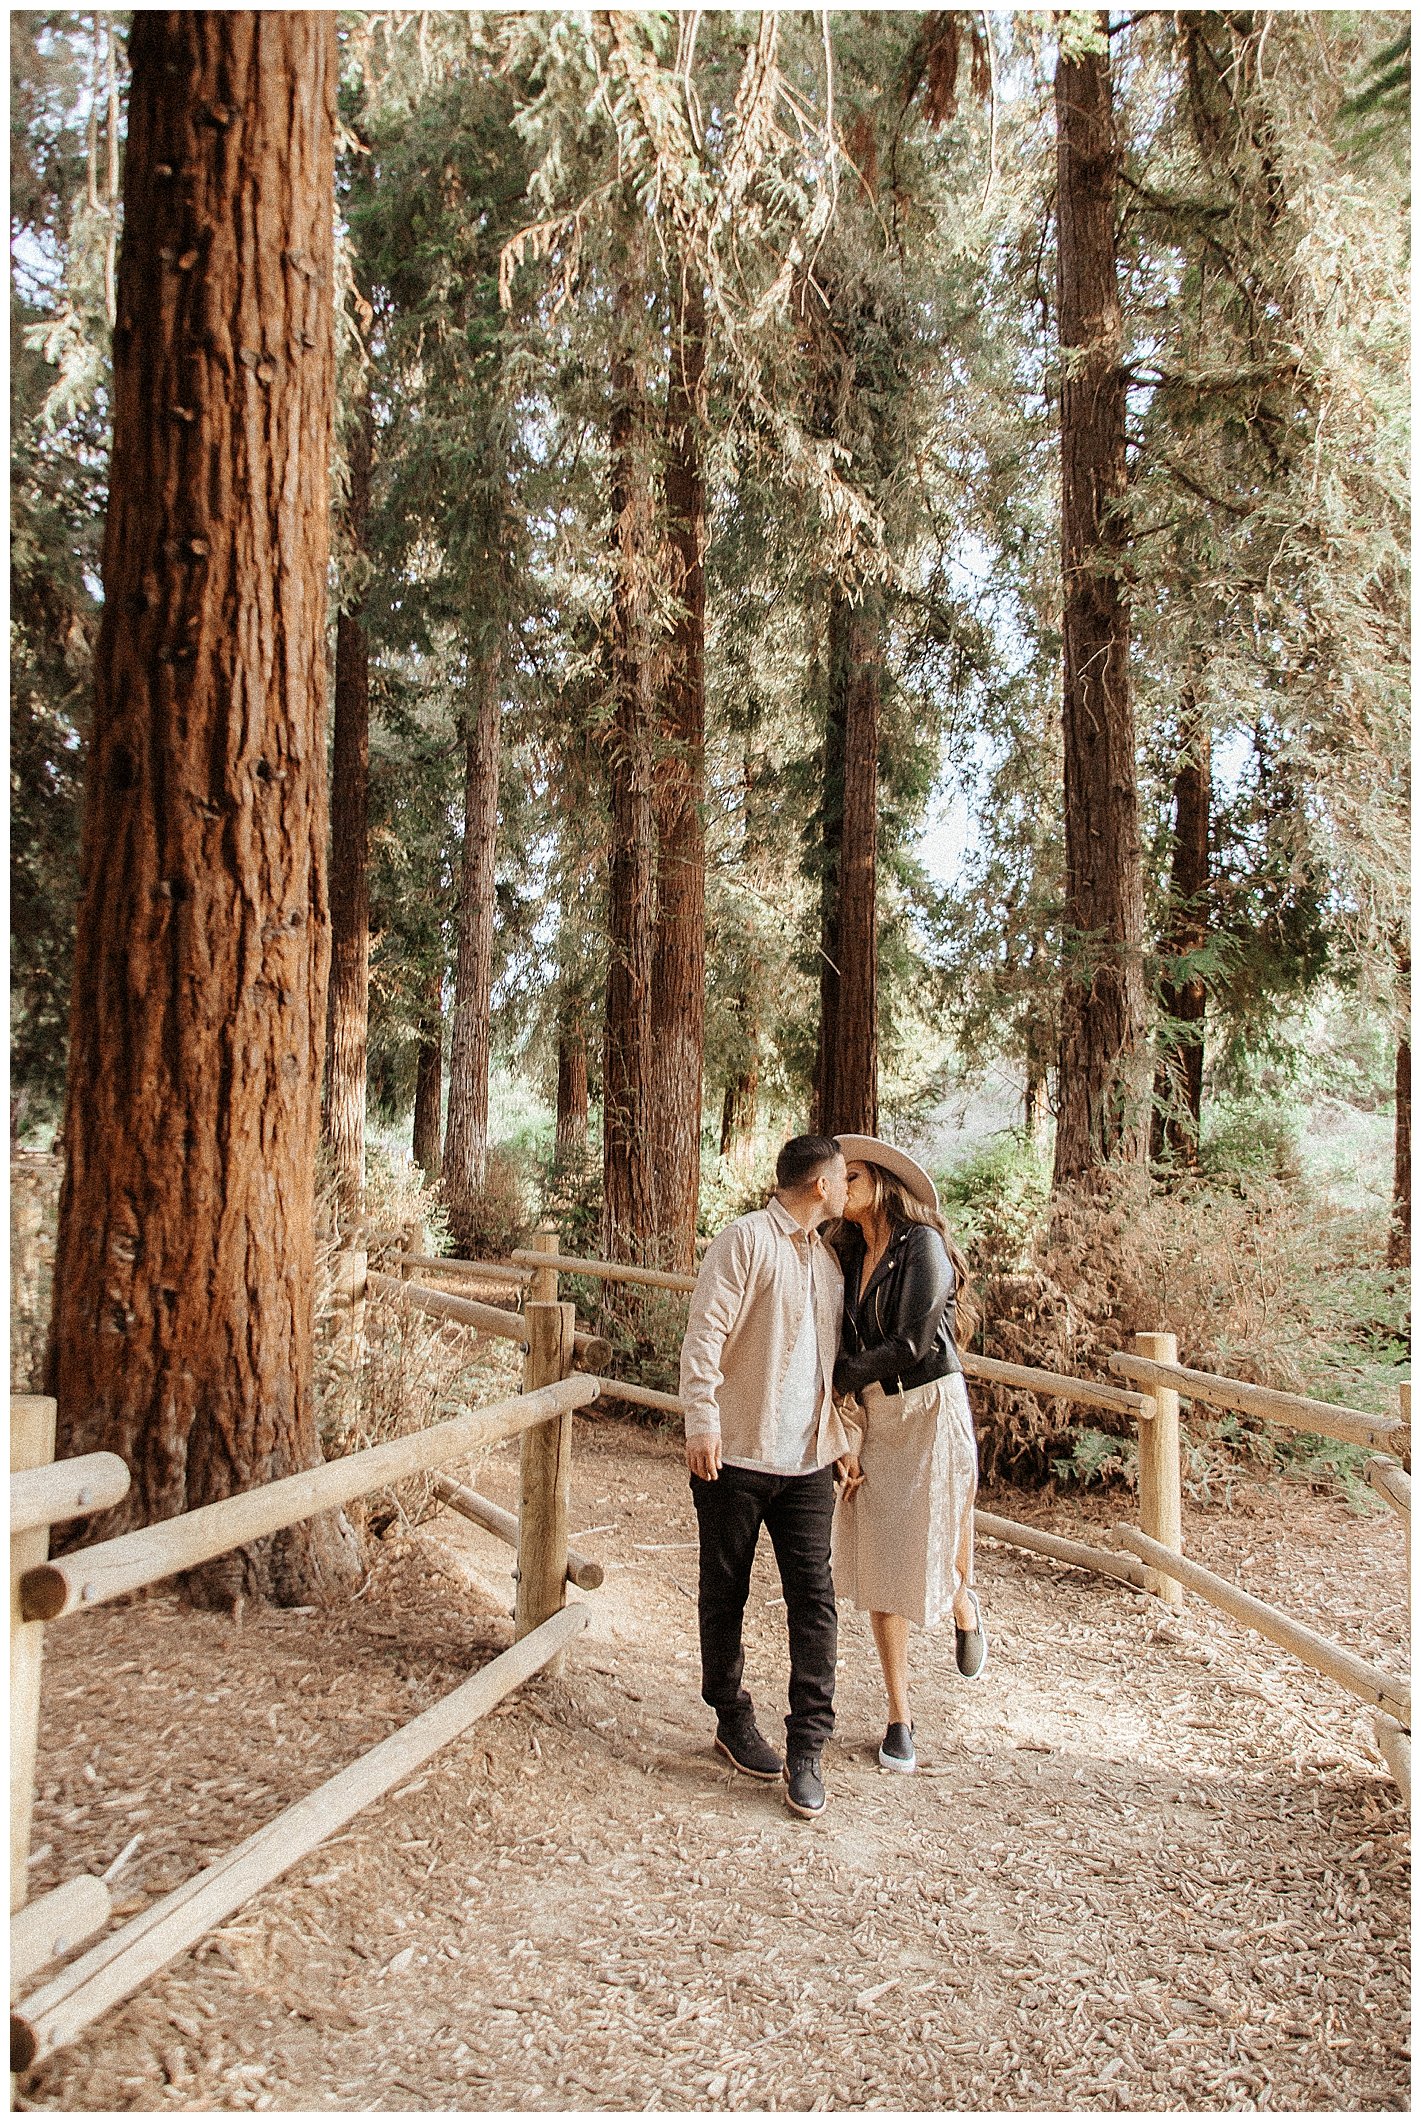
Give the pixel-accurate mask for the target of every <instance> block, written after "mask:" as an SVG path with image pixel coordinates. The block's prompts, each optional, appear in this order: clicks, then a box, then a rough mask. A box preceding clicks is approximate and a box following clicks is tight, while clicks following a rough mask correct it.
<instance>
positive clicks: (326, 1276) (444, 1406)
mask: <svg viewBox="0 0 1421 2122" xmlns="http://www.w3.org/2000/svg"><path fill="white" fill-rule="evenodd" d="M365 1208H366V1217H367V1220H368V1222H369V1223H370V1225H371V1226H372V1227H373V1228H375V1229H377V1230H380V1229H398V1230H411V1229H413V1230H417V1231H421V1232H422V1234H423V1235H422V1238H421V1245H422V1246H423V1248H424V1249H426V1250H428V1251H430V1252H442V1251H445V1250H447V1247H448V1243H449V1230H448V1222H447V1218H446V1217H445V1214H444V1210H443V1207H442V1205H441V1204H440V1202H439V1201H438V1200H437V1198H436V1197H435V1195H434V1193H433V1192H432V1190H431V1189H430V1187H429V1186H428V1185H427V1183H426V1182H425V1181H424V1179H423V1178H422V1176H421V1175H420V1174H419V1173H418V1172H417V1171H412V1170H407V1169H405V1168H402V1167H401V1166H400V1165H398V1164H396V1163H395V1162H394V1160H393V1159H392V1158H390V1157H389V1156H387V1155H386V1154H384V1153H383V1152H382V1151H381V1150H379V1149H378V1148H375V1147H371V1148H368V1149H367V1154H366V1180H365ZM332 1209H333V1188H332V1186H331V1184H330V1181H329V1179H328V1178H327V1179H325V1180H324V1181H323V1184H322V1189H321V1195H320V1201H319V1212H318V1217H317V1229H318V1232H319V1233H320V1236H319V1240H318V1246H317V1262H316V1267H317V1282H316V1362H315V1390H316V1409H317V1423H318V1427H319V1431H320V1439H321V1450H322V1453H323V1455H324V1456H325V1458H327V1459H338V1458H344V1457H345V1456H347V1455H348V1454H349V1453H351V1452H356V1451H364V1450H367V1449H368V1448H369V1447H370V1446H372V1445H376V1444H384V1443H387V1442H388V1441H389V1440H390V1439H391V1438H392V1437H402V1436H408V1435H410V1434H412V1433H413V1432H414V1431H416V1430H422V1429H427V1428H428V1427H429V1426H430V1424H431V1423H434V1422H442V1421H450V1420H452V1419H453V1418H454V1417H455V1416H457V1415H462V1414H468V1413H471V1412H472V1411H473V1410H474V1409H475V1408H477V1407H480V1406H482V1405H485V1404H486V1403H487V1402H489V1401H490V1400H494V1399H498V1398H501V1397H502V1396H503V1395H504V1394H506V1393H510V1392H517V1390H518V1388H519V1358H518V1356H517V1354H516V1350H515V1348H514V1346H513V1345H512V1344H510V1343H507V1342H502V1341H494V1340H491V1339H489V1338H487V1337H481V1338H479V1339H478V1340H475V1339H474V1338H473V1337H472V1336H471V1335H470V1334H469V1333H468V1332H467V1330H466V1329H465V1328H463V1327H461V1326H457V1325H455V1324H453V1323H451V1322H447V1321H442V1320H439V1319H433V1318H430V1317H429V1316H428V1314H427V1313H424V1312H418V1311H415V1310H414V1309H413V1308H412V1307H411V1306H408V1305H406V1304H403V1303H401V1302H400V1300H399V1299H398V1298H393V1297H391V1296H389V1295H386V1294H383V1293H381V1294H375V1293H370V1294H368V1295H367V1296H366V1298H365V1301H364V1305H363V1310H359V1311H357V1314H356V1317H355V1319H354V1320H353V1319H352V1312H351V1306H350V1302H349V1296H348V1292H347V1291H345V1290H343V1287H342V1283H343V1276H344V1273H345V1268H344V1262H345V1260H346V1258H347V1257H348V1256H346V1255H343V1254H342V1253H341V1251H340V1249H339V1248H338V1246H337V1244H336V1242H335V1237H334V1217H333V1214H332ZM371 1265H372V1266H378V1265H380V1257H379V1254H378V1253H377V1254H376V1255H375V1256H374V1258H373V1259H372V1261H371ZM434 1507H435V1504H434V1493H433V1485H432V1482H431V1480H430V1479H429V1477H427V1476H418V1477H416V1478H415V1479H413V1480H407V1481H403V1482H402V1483H401V1484H400V1486H399V1488H398V1489H393V1488H390V1489H380V1490H377V1491H376V1492H375V1493H374V1494H372V1495H369V1496H366V1497H363V1498H361V1499H360V1500H359V1501H358V1502H356V1503H354V1504H352V1505H350V1506H348V1507H347V1516H348V1517H350V1518H351V1519H352V1521H353V1522H354V1523H355V1524H356V1525H357V1526H358V1527H361V1528H362V1529H367V1530H369V1531H371V1532H374V1533H382V1532H384V1531H385V1530H386V1529H387V1527H388V1526H390V1525H391V1524H392V1523H393V1522H394V1521H395V1520H396V1519H399V1520H401V1521H402V1522H405V1523H411V1524H413V1523H417V1522H418V1521H419V1520H420V1519H422V1518H424V1517H427V1516H428V1515H429V1514H430V1512H431V1510H432V1509H433V1508H434Z"/></svg>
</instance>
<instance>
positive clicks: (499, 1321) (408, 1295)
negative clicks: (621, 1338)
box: [365, 1268, 612, 1371]
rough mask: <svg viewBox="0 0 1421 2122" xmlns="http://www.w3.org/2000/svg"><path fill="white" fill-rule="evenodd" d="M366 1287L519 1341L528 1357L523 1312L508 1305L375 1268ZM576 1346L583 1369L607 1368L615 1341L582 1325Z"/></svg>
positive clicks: (481, 1330)
mask: <svg viewBox="0 0 1421 2122" xmlns="http://www.w3.org/2000/svg"><path fill="white" fill-rule="evenodd" d="M365 1286H366V1288H367V1289H370V1290H374V1291H375V1293H376V1294H377V1295H381V1294H383V1295H386V1296H390V1297H393V1298H395V1299H396V1300H397V1301H402V1302H404V1303H406V1304H410V1305H413V1307H414V1309H415V1310H416V1311H421V1312H427V1313H428V1314H429V1316H430V1317H431V1318H433V1319H450V1320H452V1321H453V1322H454V1324H455V1325H457V1326H471V1327H473V1328H474V1329H475V1331H476V1332H478V1333H481V1334H492V1335H493V1336H494V1338H495V1339H496V1340H500V1341H512V1342H515V1343H516V1344H517V1346H518V1347H519V1348H520V1349H521V1350H522V1352H523V1354H524V1355H525V1356H526V1355H527V1353H528V1339H527V1327H526V1325H525V1324H524V1318H523V1314H522V1312H517V1311H512V1310H510V1309H509V1308H508V1307H507V1306H506V1305H502V1304H480V1303H479V1302H478V1300H477V1298H475V1297H452V1296H450V1294H449V1292H448V1290H447V1289H427V1288H426V1287H425V1285H424V1284H423V1283H422V1282H405V1281H402V1280H401V1279H400V1277H399V1276H398V1275H385V1274H379V1273H377V1272H376V1271H375V1270H374V1269H373V1268H372V1269H371V1270H370V1272H369V1274H368V1275H367V1276H366V1278H365ZM572 1346H573V1357H574V1360H575V1362H576V1364H577V1368H578V1369H579V1370H586V1371H594V1370H605V1369H606V1367H607V1365H608V1364H609V1363H610V1362H611V1360H612V1344H611V1342H610V1341H609V1340H608V1339H607V1337H606V1336H605V1334H591V1333H586V1332H584V1331H583V1330H582V1329H581V1328H579V1329H578V1330H577V1332H576V1333H575V1334H574V1335H573V1342H572Z"/></svg>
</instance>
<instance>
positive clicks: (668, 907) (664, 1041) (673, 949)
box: [650, 282, 706, 1272]
mask: <svg viewBox="0 0 1421 2122" xmlns="http://www.w3.org/2000/svg"><path fill="white" fill-rule="evenodd" d="M704 382H705V303H704V297H703V295H702V291H701V287H700V284H699V282H686V283H684V284H683V288H682V296H681V308H680V315H679V318H678V323H677V330H676V332H675V334H674V335H673V341H672V358H671V378H670V386H669V389H668V393H667V405H666V516H667V532H668V540H669V545H670V558H671V581H670V587H671V590H672V593H673V595H674V596H675V597H676V599H677V601H678V603H679V604H680V607H681V609H680V612H679V614H678V616H677V619H676V623H675V626H674V628H673V630H672V634H671V641H670V651H669V658H668V665H667V674H666V686H665V713H664V719H663V727H662V741H661V746H660V750H659V753H658V757H657V760H656V766H655V777H654V784H653V787H654V796H655V807H656V829H657V870H656V940H655V947H654V952H653V959H652V973H651V1020H652V1026H653V1045H652V1056H651V1059H652V1068H651V1099H650V1114H651V1142H652V1172H653V1176H654V1180H655V1184H656V1190H657V1212H656V1227H657V1235H658V1239H659V1243H660V1255H661V1261H662V1264H663V1265H664V1266H666V1267H670V1268H675V1269H679V1270H681V1271H683V1272H685V1271H689V1270H690V1269H691V1268H692V1267H693V1266H694V1264H695V1257H696V1210H697V1207H698V1205H699V1200H700V1186H701V1085H702V1076H703V1071H704V1060H705V1022H706V842H705V825H704V821H703V818H702V813H701V805H702V801H703V797H704V793H705V736H706V692H705V625H706V584H705V563H704V547H705V514H706V502H705V485H704V481H703V479H702V476H701V451H700V427H701V421H702V419H703V417H704V406H703V402H702V401H703V397H704Z"/></svg>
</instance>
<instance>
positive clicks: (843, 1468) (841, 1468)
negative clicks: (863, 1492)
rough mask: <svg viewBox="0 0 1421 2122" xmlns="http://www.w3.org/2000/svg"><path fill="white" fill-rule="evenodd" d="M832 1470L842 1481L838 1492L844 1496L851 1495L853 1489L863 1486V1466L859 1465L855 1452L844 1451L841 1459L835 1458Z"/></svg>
mask: <svg viewBox="0 0 1421 2122" xmlns="http://www.w3.org/2000/svg"><path fill="white" fill-rule="evenodd" d="M834 1470H835V1472H836V1473H837V1474H838V1476H839V1479H840V1481H841V1482H842V1483H843V1487H842V1489H841V1491H840V1493H841V1494H842V1495H843V1496H844V1497H846V1498H847V1497H849V1496H851V1495H852V1494H853V1493H854V1491H855V1489H858V1488H862V1487H863V1468H862V1467H861V1466H860V1465H859V1458H858V1453H857V1452H845V1453H844V1456H843V1458H842V1459H836V1460H835V1461H834Z"/></svg>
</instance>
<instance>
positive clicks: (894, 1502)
mask: <svg viewBox="0 0 1421 2122" xmlns="http://www.w3.org/2000/svg"><path fill="white" fill-rule="evenodd" d="M870 1402H871V1404H869V1405H867V1406H865V1407H864V1409H863V1415H862V1419H863V1421H864V1423H865V1425H866V1426H865V1431H864V1438H863V1444H862V1447H861V1449H860V1452H859V1463H860V1465H861V1466H862V1468H863V1485H862V1486H861V1487H860V1488H858V1489H857V1490H856V1491H855V1492H854V1494H853V1495H852V1496H851V1497H849V1499H848V1500H847V1502H846V1501H845V1500H844V1498H843V1497H842V1496H841V1497H840V1499H839V1503H838V1507H837V1509H836V1510H835V1512H834V1589H835V1591H836V1592H837V1593H838V1594H839V1596H840V1597H841V1598H844V1599H851V1600H852V1601H853V1603H854V1605H855V1606H857V1607H859V1608H860V1609H861V1610H862V1611H863V1612H866V1613H879V1614H906V1615H907V1617H908V1619H909V1620H910V1621H916V1622H917V1623H918V1625H919V1627H920V1628H932V1627H933V1626H934V1625H935V1624H936V1623H937V1622H939V1621H941V1620H943V1619H944V1617H950V1616H951V1613H952V1606H953V1601H954V1599H955V1598H956V1596H957V1591H958V1587H959V1586H960V1585H962V1584H966V1583H970V1582H971V1578H972V1506H973V1503H974V1501H975V1499H976V1495H977V1439H976V1436H975V1435H974V1433H973V1429H972V1411H971V1408H970V1407H969V1406H968V1404H967V1383H966V1380H965V1379H964V1378H963V1377H962V1376H961V1374H960V1373H959V1374H958V1375H956V1376H954V1377H950V1378H938V1379H937V1380H935V1381H934V1383H933V1384H931V1385H920V1386H916V1387H915V1388H914V1389H913V1391H911V1392H908V1393H903V1394H901V1395H898V1396H895V1397H894V1398H891V1399H889V1398H886V1397H885V1396H884V1395H882V1394H871V1395H870Z"/></svg>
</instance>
